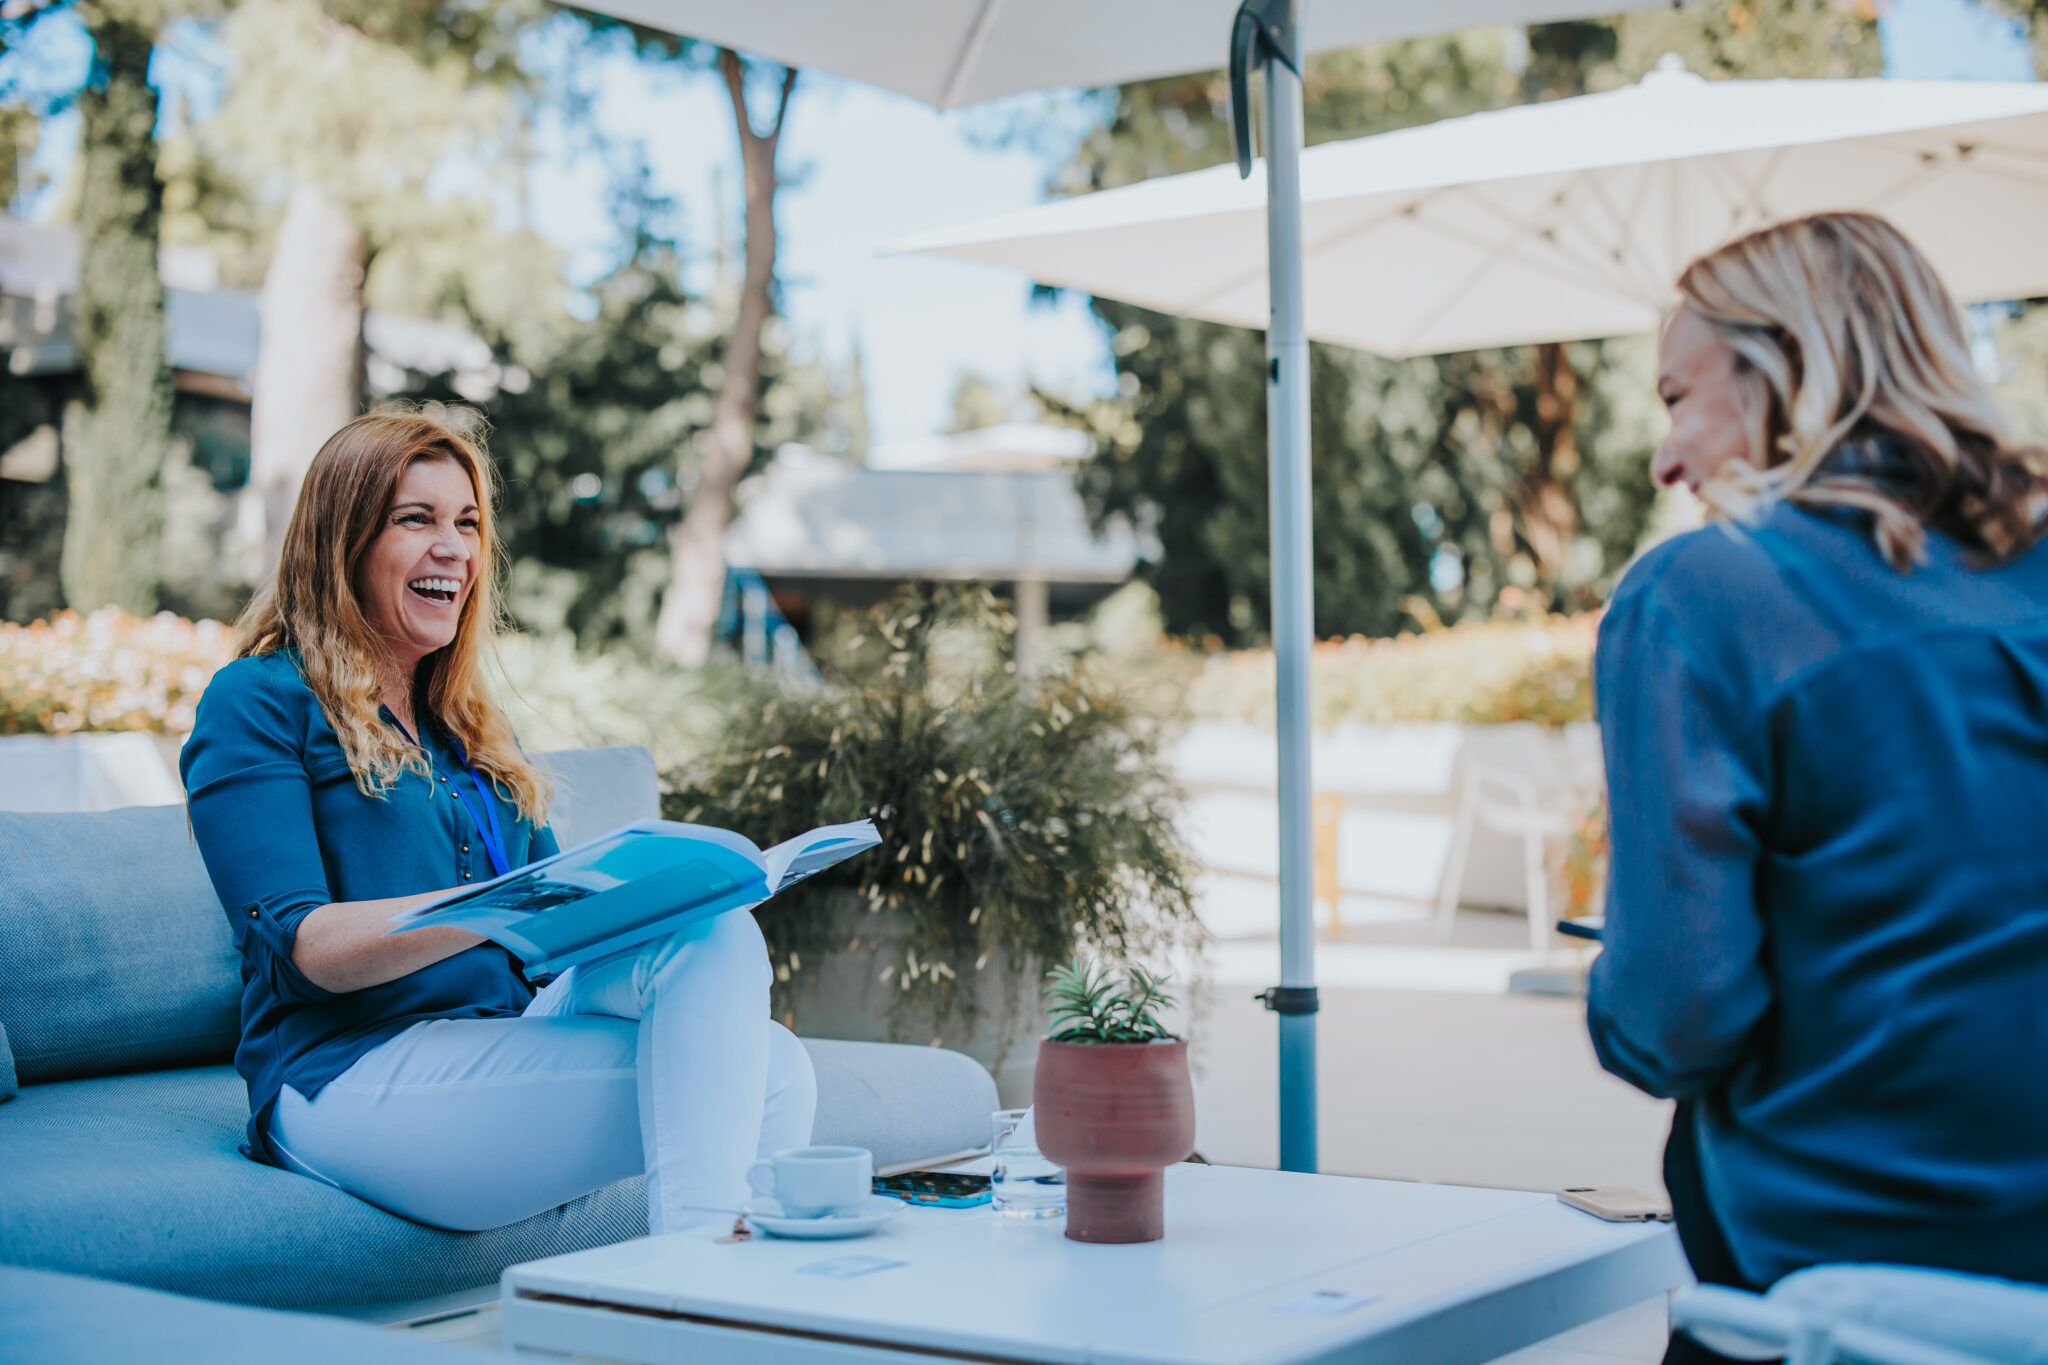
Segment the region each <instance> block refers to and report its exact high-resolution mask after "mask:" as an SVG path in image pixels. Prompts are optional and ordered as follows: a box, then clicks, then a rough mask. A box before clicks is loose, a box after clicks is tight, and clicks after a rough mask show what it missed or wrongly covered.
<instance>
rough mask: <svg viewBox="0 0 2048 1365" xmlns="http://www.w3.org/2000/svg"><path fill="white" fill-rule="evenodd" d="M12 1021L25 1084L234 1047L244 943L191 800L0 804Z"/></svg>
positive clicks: (200, 1057)
mask: <svg viewBox="0 0 2048 1365" xmlns="http://www.w3.org/2000/svg"><path fill="white" fill-rule="evenodd" d="M0 877H4V878H5V880H6V883H7V894H6V895H4V896H0V1024H5V1025H6V1026H7V1033H8V1037H9V1039H10V1040H11V1042H12V1045H13V1048H14V1067H15V1071H16V1073H17V1074H18V1075H19V1077H20V1079H21V1083H22V1084H23V1085H33V1084H35V1083H37V1082H39V1081H55V1080H65V1079H69V1078H72V1077H78V1076H100V1075H105V1074H107V1073H109V1072H116V1071H139V1070H143V1069H146V1068H150V1067H162V1066H189V1065H192V1064H194V1063H197V1062H214V1061H224V1060H226V1059H227V1058H229V1057H231V1056H233V1055H234V1048H235V1040H236V1036H237V1031H238V1019H239V1015H238V1010H239V1004H238V999H239V995H240V988H241V979H240V967H239V964H238V961H237V959H236V956H235V948H234V941H233V939H232V938H230V937H229V934H228V923H227V919H226V917H225V916H224V915H222V914H221V910H220V901H219V900H218V899H217V898H216V897H215V896H214V894H213V883H212V882H210V881H208V880H207V877H206V865H205V864H204V863H202V862H201V861H200V859H199V850H198V849H197V848H195V847H194V846H193V844H192V836H191V834H190V833H189V832H188V830H187V829H186V826H185V810H184V807H182V806H131V807H129V808H128V809H126V810H110V811H94V812H90V813H64V814H42V813H11V812H0Z"/></svg>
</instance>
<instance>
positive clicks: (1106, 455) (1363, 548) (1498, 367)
mask: <svg viewBox="0 0 2048 1365" xmlns="http://www.w3.org/2000/svg"><path fill="white" fill-rule="evenodd" d="M1674 51H1675V52H1677V53H1678V54H1679V55H1680V56H1682V57H1684V58H1685V59H1686V61H1687V62H1688V64H1689V65H1690V66H1691V67H1692V69H1694V70H1695V71H1698V72H1701V73H1702V74H1706V75H1709V76H1717V77H1718V76H1736V75H1739V76H1749V77H1767V76H1780V75H1806V76H1848V75H1872V74H1875V73H1876V72H1877V70H1878V68H1879V67H1880V65H1881V62H1882V53H1881V49H1880V46H1879V43H1878V39H1877V32H1876V27H1875V24H1874V23H1873V22H1872V18H1871V14H1870V12H1869V11H1868V9H1867V8H1859V7H1856V6H1843V5H1839V4H1836V3H1834V2H1833V0H1718V3H1707V4H1701V5H1688V6H1686V7H1684V8H1683V9H1672V10H1668V11H1639V12H1634V13H1630V14H1628V15H1624V16H1621V17H1620V18H1617V19H1614V20H1611V21H1598V22H1583V23H1564V24H1549V25H1538V26H1535V27H1532V28H1531V29H1529V30H1528V31H1527V42H1526V50H1525V51H1518V50H1516V49H1515V46H1514V45H1512V44H1511V38H1510V35H1509V33H1508V31H1506V30H1498V29H1493V30H1473V31H1470V32H1466V33H1460V34H1453V35H1449V36H1445V37H1436V38H1425V39H1417V40H1413V41H1410V42H1402V43H1391V44H1381V45H1375V46H1368V47H1361V48H1355V49H1348V50H1345V51H1340V52H1332V53H1325V54H1321V55H1319V56H1316V57H1313V58H1311V59H1310V60H1309V62H1308V69H1307V72H1306V74H1305V79H1304V115H1305V119H1306V135H1307V140H1308V141H1309V142H1310V143H1311V144H1313V143H1319V142H1324V141H1328V140H1330V139H1333V138H1351V137H1360V136H1365V135H1369V134H1372V133H1378V132H1384V131H1388V130H1390V129H1394V128H1399V127H1405V126H1409V125H1412V124H1416V123H1422V122H1428V121H1432V120H1436V119H1443V118H1453V117H1458V116H1461V115H1465V114H1470V113H1475V112H1479V111H1481V110H1485V109H1493V108H1500V107H1503V106H1505V105H1509V104H1514V103H1518V102H1521V101H1524V100H1534V99H1548V98H1554V97H1557V96H1562V95H1571V94H1577V93H1581V92H1584V91H1587V90H1596V89H1609V88H1613V87H1615V86H1618V85H1621V84H1624V83H1626V82H1629V81H1633V80H1636V79H1639V78H1640V77H1641V76H1642V75H1643V74H1644V73H1645V72H1647V71H1648V70H1649V69H1650V68H1651V67H1652V66H1653V65H1654V64H1655V63H1656V61H1657V59H1658V58H1659V57H1661V56H1663V55H1664V54H1665V53H1667V52H1674ZM1103 110H1104V112H1103V116H1102V118H1101V120H1100V121H1099V123H1098V125H1097V126H1096V127H1094V128H1093V129H1091V130H1089V131H1088V132H1087V133H1086V134H1085V135H1084V136H1083V137H1082V138H1081V140H1080V142H1079V145H1078V147H1077V148H1076V149H1075V150H1074V152H1073V154H1072V155H1071V157H1069V158H1068V160H1067V161H1066V163H1065V164H1064V165H1063V166H1062V167H1060V169H1059V170H1058V171H1057V172H1056V173H1055V175H1054V177H1053V184H1054V188H1055V189H1056V190H1058V191H1060V192H1067V193H1075V192H1081V191H1086V190H1093V189H1104V188H1110V187H1113V186H1117V185H1123V184H1128V183H1131V182H1133V181H1136V180H1141V179H1147V178H1150V177H1154V176H1160V175H1170V174H1175V173H1178V172H1182V171H1188V170H1195V169H1199V168H1202V167H1205V166H1211V165H1216V164H1219V163H1221V162H1224V161H1227V160H1229V159H1230V145H1229V139H1228V127H1227V115H1228V104H1227V87H1226V83H1225V81H1224V79H1223V77H1222V75H1221V73H1216V72H1211V73H1204V74H1198V75H1192V76H1180V77H1172V78H1168V79H1164V80H1156V81H1146V82H1140V83H1136V84H1132V85H1127V86H1124V87H1121V88H1120V89H1119V90H1117V91H1116V93H1115V97H1114V98H1113V99H1112V100H1109V101H1106V102H1105V104H1104V106H1103ZM1094 307H1095V311H1096V312H1097V314H1098V315H1099V316H1100V317H1101V318H1102V320H1103V322H1104V325H1105V327H1106V328H1107V329H1108V331H1109V333H1110V335H1111V338H1112V349H1113V351H1114V353H1115V356H1116V365H1117V370H1118V379H1119V396H1118V397H1117V398H1116V399H1113V400H1108V401H1106V402H1100V403H1095V404H1089V405H1083V406H1075V405H1066V404H1060V403H1058V402H1056V401H1051V400H1048V406H1050V407H1051V408H1053V410H1054V411H1055V412H1056V413H1057V415H1059V416H1060V417H1062V418H1063V419H1064V420H1067V421H1071V422H1075V423H1077V424H1080V425H1084V426H1086V427H1088V428H1089V429H1090V430H1091V431H1092V432H1093V433H1094V434H1095V435H1096V437H1097V449H1098V454H1097V456H1096V457H1095V458H1094V459H1093V460H1092V461H1091V462H1090V463H1089V464H1088V465H1087V466H1086V467H1084V469H1083V471H1082V474H1081V487H1082V491H1083V493H1084V496H1085V497H1086V499H1087V501H1088V504H1089V507H1090V510H1091V512H1092V513H1093V514H1094V515H1095V516H1096V517H1097V518H1098V519H1102V518H1108V517H1110V516H1113V515H1120V516H1124V517H1128V518H1131V519H1132V520H1134V521H1136V522H1137V523H1139V524H1140V525H1144V526H1147V527H1149V528H1151V529H1152V531H1153V532H1154V533H1155V534H1156V536H1157V537H1158V540H1159V542H1160V546H1161V551H1160V554H1159V556H1158V558H1157V560H1156V561H1155V562H1153V563H1150V564H1148V565H1147V566H1146V567H1145V573H1146V575H1147V577H1148V580H1149V581H1150V582H1151V583H1152V585H1153V586H1154V588H1156V589H1157V591H1158V593H1159V597H1160V602H1161V608H1162V611H1163V613H1164V616H1165V620H1166V624H1167V628H1168V629H1169V630H1171V631H1173V632H1174V633H1176V634H1180V635H1184V636H1190V637H1194V638H1201V637H1205V636H1211V637H1214V638H1215V640H1216V641H1217V642H1218V643H1227V644H1234V645H1244V644H1250V643H1253V642H1255V641H1257V640H1258V639H1259V638H1260V637H1261V636H1263V635H1264V633H1265V632H1266V630H1267V628H1268V620H1267V617H1268V611H1269V600H1270V590H1269V586H1268V585H1269V582H1270V572H1269V561H1268V530H1267V483H1266V479H1267V467H1266V432H1265V421H1266V418H1265V396H1266V386H1265V383H1264V362H1265V353H1264V340H1263V338H1262V337H1261V336H1260V335H1259V334H1258V333H1255V332H1251V331H1246V330H1243V329H1238V328H1230V327H1223V326H1219V325H1215V324H1211V323H1202V322H1192V321H1188V320H1186V319H1178V318H1169V317H1165V316H1162V315H1160V314H1157V313H1151V312H1148V311H1145V310H1143V309H1139V308H1135V307H1132V306H1130V305H1127V304H1121V303H1116V302H1113V301H1110V300H1106V299H1097V300H1096V301H1095V303H1094ZM1652 363H1653V362H1652V352H1651V348H1650V346H1649V344H1648V341H1647V339H1646V338H1631V339H1627V340H1621V341H1606V342H1590V343H1576V344H1573V345H1569V346H1562V347H1559V346H1546V347H1519V348H1514V349H1509V350H1494V351H1484V352H1474V353H1467V354H1462V355H1452V356H1436V357H1427V358H1422V359H1417V360H1407V361H1387V360H1382V359H1380V358H1377V357H1374V356H1369V355H1364V354H1361V353H1358V352H1354V351H1349V350H1345V349H1342V348H1337V347H1330V346H1320V345H1318V346H1311V348H1310V367H1311V373H1310V395H1311V397H1310V403H1311V407H1310V414H1309V421H1310V449H1311V463H1312V477H1313V480H1314V486H1315V489H1316V498H1315V505H1314V534H1315V562H1314V573H1315V598H1316V619H1315V629H1316V631H1317V633H1318V634H1321V635H1325V636H1328V635H1348V634H1354V633H1363V634H1374V635H1381V634H1389V633H1392V632H1393V631H1395V630H1398V629H1400V628H1402V626H1403V624H1404V617H1405V614H1404V611H1403V606H1402V604H1403V602H1404V601H1405V600H1407V599H1409V598H1411V597H1414V598H1420V599H1422V600H1423V601H1425V602H1427V603H1428V604H1429V605H1430V607H1431V609H1432V610H1433V611H1434V612H1435V613H1437V614H1438V615H1440V616H1442V617H1443V618H1445V619H1447V620H1456V619H1459V618H1460V617H1464V616H1470V615H1484V614H1486V613H1488V612H1490V611H1492V610H1494V609H1495V608H1496V607H1506V608H1509V609H1510V610H1514V611H1521V610H1527V609H1529V608H1532V607H1534V608H1543V607H1556V608H1565V609H1574V610H1578V609H1584V608H1588V607H1592V606H1596V605H1598V603H1599V602H1600V601H1602V600H1604V598H1605V595H1606V593H1607V591H1608V590H1609V589H1610V588H1611V586H1612V584H1613V582H1614V581H1615V579H1616V578H1617V577H1618V575H1619V572H1620V570H1621V569H1622V568H1623V567H1624V566H1625V565H1626V563H1627V562H1628V560H1629V558H1630V556H1631V555H1632V554H1633V553H1634V551H1635V548H1636V546H1637V543H1638V541H1639V540H1640V538H1641V537H1642V535H1643V533H1644V531H1645V529H1646V528H1647V525H1648V516H1649V511H1650V507H1651V503H1652V501H1653V496H1654V490H1653V488H1652V487H1651V486H1650V484H1649V481H1648V479H1647V477H1646V474H1647V468H1648V462H1649V456H1650V452H1651V450H1652V448H1653V447H1654V445H1655V443H1656V441H1657V439H1658V436H1659V433H1660V430H1661V419H1660V417H1659V415H1658V413H1657V411H1656V405H1655V403H1654V400H1653V394H1652V393H1651V385H1652V380H1653V373H1652ZM1041 397H1043V396H1041Z"/></svg>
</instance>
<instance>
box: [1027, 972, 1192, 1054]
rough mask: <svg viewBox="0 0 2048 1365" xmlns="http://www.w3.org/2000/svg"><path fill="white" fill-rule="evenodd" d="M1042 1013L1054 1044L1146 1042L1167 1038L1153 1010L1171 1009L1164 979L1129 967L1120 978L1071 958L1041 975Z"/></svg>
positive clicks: (1170, 1001) (1171, 999) (1112, 973)
mask: <svg viewBox="0 0 2048 1365" xmlns="http://www.w3.org/2000/svg"><path fill="white" fill-rule="evenodd" d="M1045 1004H1046V1011H1047V1013H1048V1014H1050V1015H1051V1019H1052V1031H1051V1033H1050V1034H1049V1035H1048V1036H1049V1037H1050V1038H1051V1039H1052V1041H1054V1042H1056V1043H1149V1042H1153V1041H1155V1040H1157V1039H1160V1038H1168V1037H1171V1036H1172V1035H1171V1034H1169V1033H1168V1032H1167V1031H1166V1029H1165V1027H1164V1026H1163V1025H1161V1024H1160V1022H1159V1018H1158V1015H1157V1014H1156V1013H1155V1011H1157V1010H1162V1009H1166V1008H1169V1007H1170V1006H1171V1005H1172V1004H1173V997H1172V996H1170V995H1168V994H1167V993H1166V979H1165V978H1164V977H1158V976H1154V975H1152V974H1151V973H1150V972H1147V971H1146V970H1145V969H1144V968H1143V967H1138V966H1132V967H1129V968H1127V969H1126V970H1125V972H1124V974H1123V975H1122V976H1121V977H1119V976H1118V975H1117V974H1116V973H1114V972H1112V971H1110V970H1109V969H1108V968H1106V967H1104V966H1103V965H1102V964H1101V963H1099V962H1086V961H1083V960H1082V959H1080V958H1078V957H1077V958H1075V959H1074V960H1073V962H1072V963H1070V964H1068V965H1067V966H1064V967H1055V968H1053V969H1052V970H1051V971H1050V972H1047V973H1046V976H1045Z"/></svg>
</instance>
